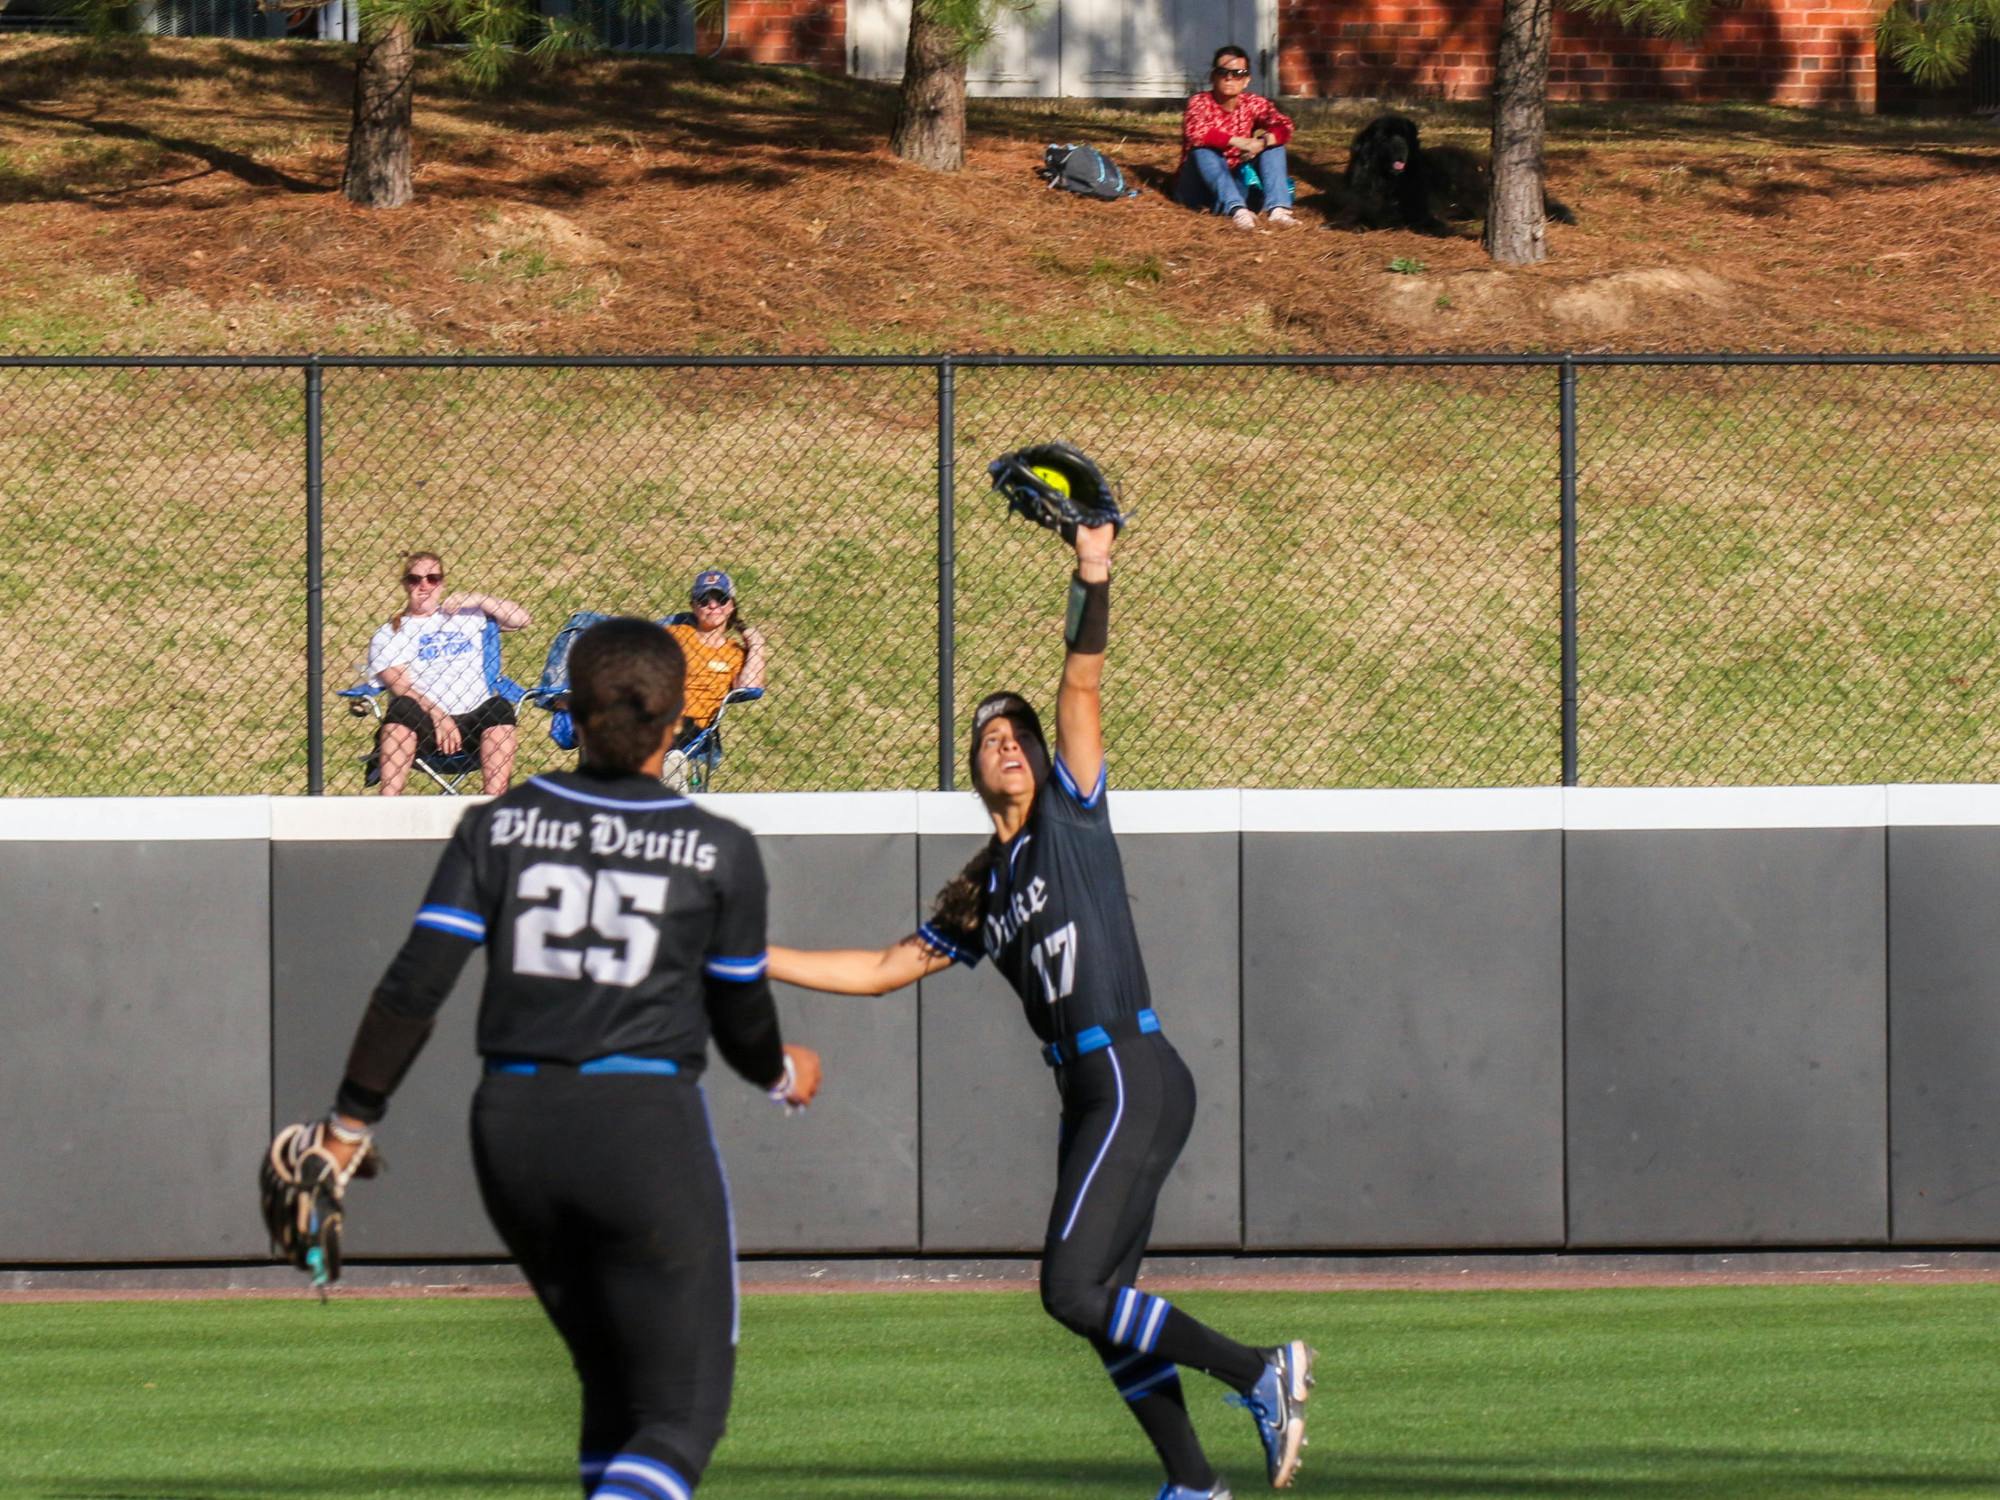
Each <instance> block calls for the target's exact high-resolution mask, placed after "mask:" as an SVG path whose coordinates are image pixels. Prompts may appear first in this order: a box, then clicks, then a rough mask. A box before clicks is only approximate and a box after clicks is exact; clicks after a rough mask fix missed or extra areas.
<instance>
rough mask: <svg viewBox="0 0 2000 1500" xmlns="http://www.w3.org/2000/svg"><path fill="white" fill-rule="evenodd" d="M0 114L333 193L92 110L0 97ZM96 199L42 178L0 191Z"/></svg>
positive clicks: (207, 145)
mask: <svg viewBox="0 0 2000 1500" xmlns="http://www.w3.org/2000/svg"><path fill="white" fill-rule="evenodd" d="M0 114H8V115H13V116H15V117H17V118H20V119H27V120H32V121H35V122H37V123H39V124H45V125H68V126H73V127H75V128H76V129H78V130H83V131H88V132H89V133H90V134H92V135H96V136H103V137H105V138H108V139H111V140H119V141H130V142H132V143H134V144H135V145H141V146H151V147H153V148H154V149H155V150H158V151H164V152H168V153H170V154H172V155H175V156H186V157H191V158H193V159H194V160H196V161H201V162H206V163H207V164H208V172H221V173H224V174H226V175H228V176H230V177H234V178H236V179H237V180H238V181H239V182H242V183H245V184H247V185H248V186H250V187H260V188H278V189H281V190H283V191H284V192H287V193H330V192H332V191H333V190H334V188H333V185H331V184H328V183H324V182H314V181H312V180H311V179H309V178H305V177H294V176H293V175H292V174H291V173H289V172H284V171H280V170H279V169H278V168H276V167H270V166H266V165H265V164H264V163H263V162H260V161H258V160H257V159H256V158H255V157H254V156H246V155H245V154H244V153H243V152H241V151H230V150H227V149H226V148H224V147H221V146H217V145H214V144H212V143H211V142H208V141H203V140H197V139H194V138H193V137H190V136H182V135H162V134H161V133H160V132H158V131H156V130H149V129H147V128H146V127H145V126H143V125H133V124H129V123H127V122H125V121H123V120H107V119H104V118H101V117H100V116H98V115H97V114H96V113H94V112H91V113H79V112H78V111H76V110H73V109H61V108H43V107H39V106H36V105H32V104H23V103H21V102H20V101H19V100H16V99H0ZM206 175H208V173H207V172H190V173H184V174H182V175H180V176H178V177H174V178H170V179H165V180H163V181H161V182H157V183H155V182H143V183H128V184H125V185H124V186H122V187H119V188H116V189H111V190H107V191H113V192H119V193H129V192H136V191H138V190H140V189H143V188H147V187H154V186H167V185H170V184H172V183H180V182H187V181H191V180H193V179H194V178H197V177H203V176H206ZM100 196H103V194H101V193H94V192H91V191H90V190H88V189H82V188H74V187H68V186H65V185H64V184H63V183H62V182H61V181H60V180H59V179H58V180H54V181H51V180H49V179H48V178H46V177H45V178H43V179H40V182H39V185H38V184H37V182H36V180H35V179H20V180H17V185H15V186H14V188H13V190H12V191H11V192H9V191H6V190H4V189H0V198H13V199H14V200H15V201H33V200H37V199H53V198H79V199H83V198H93V197H100Z"/></svg>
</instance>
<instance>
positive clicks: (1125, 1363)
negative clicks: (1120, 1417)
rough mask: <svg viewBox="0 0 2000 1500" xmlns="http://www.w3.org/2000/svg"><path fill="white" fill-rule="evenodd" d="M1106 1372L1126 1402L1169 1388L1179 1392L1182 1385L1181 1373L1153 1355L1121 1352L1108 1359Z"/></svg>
mask: <svg viewBox="0 0 2000 1500" xmlns="http://www.w3.org/2000/svg"><path fill="white" fill-rule="evenodd" d="M1104 1373H1105V1374H1107V1375H1109V1376H1110V1377H1111V1383H1112V1384H1113V1385H1115V1386H1117V1387H1118V1394H1119V1395H1121V1396H1123V1397H1124V1398H1125V1399H1126V1400H1127V1401H1137V1400H1139V1399H1140V1398H1141V1397H1144V1396H1149V1395H1151V1394H1152V1393H1153V1392H1155V1391H1158V1392H1160V1393H1161V1394H1163V1395H1164V1394H1166V1393H1167V1392H1169V1391H1171V1392H1173V1393H1175V1394H1179V1392H1180V1388H1181V1372H1180V1371H1179V1370H1177V1369H1175V1368H1174V1367H1173V1366H1172V1365H1170V1364H1168V1363H1167V1362H1166V1361H1165V1360H1164V1359H1160V1358H1158V1357H1157V1356H1155V1355H1151V1354H1139V1353H1136V1352H1134V1353H1130V1354H1128V1353H1124V1352H1122V1351H1120V1352H1118V1353H1116V1354H1115V1356H1114V1357H1112V1358H1109V1359H1106V1360H1105V1362H1104Z"/></svg>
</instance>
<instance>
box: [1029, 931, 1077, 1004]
mask: <svg viewBox="0 0 2000 1500" xmlns="http://www.w3.org/2000/svg"><path fill="white" fill-rule="evenodd" d="M1028 962H1029V963H1031V964H1033V965H1034V966H1035V974H1036V976H1037V977H1038V978H1039V979H1040V980H1041V981H1042V998H1043V999H1044V1000H1046V1001H1048V1002H1049V1004H1051V1005H1054V1004H1055V1003H1056V1001H1058V1000H1060V999H1062V998H1063V997H1064V996H1065V995H1067V994H1068V993H1069V992H1070V991H1071V990H1073V989H1075V988H1076V923H1074V922H1065V923H1063V925H1062V926H1061V927H1058V928H1057V929H1056V930H1055V931H1054V932H1052V933H1050V934H1049V935H1048V936H1047V937H1045V938H1043V939H1042V940H1041V941H1040V942H1039V943H1037V944H1035V946H1034V947H1032V948H1030V949H1029V950H1028Z"/></svg>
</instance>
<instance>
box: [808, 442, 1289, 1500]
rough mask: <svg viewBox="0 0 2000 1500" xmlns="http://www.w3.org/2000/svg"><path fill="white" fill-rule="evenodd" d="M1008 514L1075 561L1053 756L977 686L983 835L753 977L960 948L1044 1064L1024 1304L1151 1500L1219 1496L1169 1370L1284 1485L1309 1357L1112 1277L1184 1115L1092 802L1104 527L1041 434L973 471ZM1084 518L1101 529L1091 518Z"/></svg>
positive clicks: (1100, 752)
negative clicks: (1123, 1445)
mask: <svg viewBox="0 0 2000 1500" xmlns="http://www.w3.org/2000/svg"><path fill="white" fill-rule="evenodd" d="M993 472H994V476H995V485H996V487H997V488H999V489H1001V490H1002V492H1003V493H1006V494H1007V495H1008V497H1009V500H1010V503H1011V504H1012V505H1013V507H1014V508H1015V509H1017V510H1020V511H1022V512H1023V513H1024V514H1027V515H1029V516H1030V517H1031V518H1032V519H1035V520H1037V521H1039V522H1041V523H1042V524H1045V525H1049V526H1051V527H1052V528H1055V529H1059V530H1061V531H1062V532H1063V534H1064V535H1065V536H1066V537H1068V538H1070V539H1071V540H1072V541H1073V543H1074V547H1075V551H1076V571H1075V573H1074V575H1073V577H1072V580H1071V584H1070V598H1069V612H1068V618H1067V621H1066V624H1065V629H1064V639H1065V643H1066V645H1067V648H1068V649H1067V653H1066V655H1065V657H1064V661H1063V674H1062V687H1061V690H1060V692H1059V693H1058V694H1057V698H1056V748H1055V753H1054V754H1053V755H1051V754H1050V752H1049V748H1048V745H1047V742H1046V741H1045V739H1044V737H1043V733H1042V724H1041V720H1040V718H1039V717H1038V716H1037V714H1036V712H1035V710H1034V708H1033V707H1031V706H1030V705H1029V703H1028V702H1027V700H1025V699H1024V698H1021V697H1019V696H1018V695H1016V694H1013V693H995V694H993V695H992V696H990V697H988V698H987V699H985V700H984V701H983V702H982V703H980V705H979V707H978V709H977V710H976V712H975V713H974V715H973V723H972V744H971V777H972V783H973V786H974V787H975V788H976V789H977V791H978V793H979V795H980V798H981V799H982V800H983V801H984V803H985V804H986V809H987V812H988V813H989V814H990V815H991V817H992V820H993V838H992V840H991V841H990V842H989V843H988V844H987V845H986V847H985V848H984V849H983V850H982V851H981V852H980V853H979V855H978V856H977V857H976V858H974V860H973V861H972V863H971V864H970V865H968V866H967V867H966V868H965V870H964V871H963V872H961V874H960V875H958V876H957V877H956V878H955V879H954V880H953V881H952V882H951V883H950V884H948V885H947V886H946V887H945V889H944V890H943V892H941V893H940V895H939V897H938V900H937V904H936V908H935V910H934V913H933V915H932V916H931V918H930V920H929V921H927V922H924V923H923V924H922V925H921V926H919V927H918V929H917V931H916V932H915V933H914V934H912V935H910V936H909V937H906V938H904V939H902V940H901V941H900V942H897V943H894V944H892V945H891V946H889V947H887V948H883V949H880V950H874V949H844V950H839V949H837V950H810V951H808V950H800V949H789V948H781V947H773V948H772V949H771V950H770V973H771V977H772V978H774V979H778V980H782V981H784V982H786V983H789V984H797V985H803V986H805V987H807V988H809V989H817V990H825V991H829V992H833V993H837V994H855V995H879V994H885V993H887V992H888V991H890V990H894V989H898V988H900V987H901V986H903V985H907V984H911V983H914V982H915V981H917V980H919V979H922V978H923V977H924V976H925V975H928V974H935V973H937V972H939V971H940V970H942V969H945V968H947V967H948V966H950V965H951V964H952V963H965V964H977V963H978V961H979V960H980V958H981V957H988V958H991V959H992V960H993V964H994V967H995V968H997V969H998V970H999V971H1000V973H1001V974H1002V975H1003V976H1004V977H1005V978H1006V980H1007V981H1008V983H1009V984H1011V985H1012V986H1013V987H1014V990H1015V991H1016V993H1017V994H1018V995H1019V996H1020V1000H1021V1005H1022V1009H1023V1011H1024V1012H1025V1014H1026V1016H1027V1021H1028V1025H1029V1026H1030V1028H1032V1030H1033V1031H1034V1033H1035V1036H1036V1037H1037V1038H1038V1039H1039V1040H1040V1042H1041V1043H1042V1044H1043V1051H1044V1055H1045V1057H1046V1059H1047V1061H1048V1062H1049V1064H1050V1066H1051V1067H1052V1068H1053V1069H1054V1070H1055V1082H1056V1088H1057V1092H1058V1094H1059V1096H1060V1099H1061V1105H1062V1146H1061V1154H1060V1167H1059V1171H1058V1175H1057V1182H1056V1192H1055V1200H1054V1203H1053V1204H1052V1206H1051V1207H1050V1210H1049V1220H1048V1229H1047V1235H1046V1238H1045V1240H1044V1242H1043V1250H1042V1267H1041V1289H1042V1304H1043V1306H1044V1307H1045V1308H1047V1310H1048V1312H1049V1314H1050V1316H1052V1317H1054V1318H1055V1319H1056V1320H1057V1321H1059V1322H1060V1323H1062V1324H1063V1326H1065V1327H1066V1328H1069V1329H1070V1330H1072V1331H1073V1332H1075V1333H1077V1334H1079V1335H1081V1336H1082V1337H1084V1338H1086V1339H1088V1340H1089V1341H1090V1343H1091V1346H1092V1347H1093V1348H1094V1349H1095V1350H1096V1351H1097V1354H1098V1357H1099V1358H1100V1359H1101V1360H1102V1361H1103V1362H1104V1366H1105V1369H1106V1371H1107V1373H1108V1374H1109V1375H1110V1377H1111V1379H1112V1381H1113V1382H1114V1383H1115V1384H1116V1386H1117V1388H1118V1391H1119V1394H1120V1395H1122V1396H1123V1397H1124V1398H1125V1400H1126V1401H1127V1402H1128V1403H1129V1404H1130V1406H1131V1410H1132V1414H1133V1416H1134V1417H1136V1418H1137V1419H1138V1422H1139V1425H1140V1426H1141V1427H1142V1428H1143V1429H1144V1430H1145V1433H1146V1435H1147V1437H1148V1438H1150V1439H1151V1440H1152V1443H1153V1446H1154V1447H1155V1448H1156V1449H1157V1450H1158V1452H1159V1455H1160V1460H1161V1462H1162V1463H1163V1464H1164V1465H1165V1467H1166V1474H1167V1478H1166V1484H1165V1486H1164V1487H1163V1488H1162V1489H1161V1491H1160V1493H1159V1500H1226V1497H1227V1496H1228V1494H1229V1492H1228V1490H1227V1488H1226V1487H1225V1486H1224V1485H1223V1483H1222V1480H1221V1479H1220V1478H1219V1477H1218V1476H1217V1474H1216V1472H1215V1470H1214V1468H1213V1467H1212V1466H1211V1465H1210V1464H1209V1461H1208V1458H1207V1457H1206V1455H1205V1454H1204V1453H1203V1452H1202V1448H1201V1444H1200V1441H1199V1440H1198V1439H1197V1438H1196V1436H1195V1431H1194V1427H1193V1425H1192V1423H1190V1421H1189V1420H1188V1413H1187V1407H1186V1404H1185V1401H1184V1399H1183V1396H1182V1391H1181V1382H1180V1376H1179V1370H1178V1367H1179V1366H1182V1365H1185V1366H1188V1367H1189V1368H1192V1369H1196V1370H1200V1371H1202V1372H1204V1373H1206V1374H1208V1375H1211V1376H1214V1377H1215V1378H1216V1379H1218V1380H1221V1381H1223V1382H1224V1383H1225V1384H1227V1385H1229V1386H1231V1387H1232V1388H1233V1389H1234V1390H1235V1391H1236V1392H1237V1393H1238V1394H1237V1396H1236V1398H1235V1399H1236V1400H1237V1401H1238V1402H1239V1403H1240V1404H1242V1405H1244V1406H1246V1407H1248V1408H1249V1411H1250V1414H1251V1415H1252V1417H1253V1418H1254V1419H1255V1421H1256V1426H1257V1433H1258V1436H1259V1437H1260V1438H1261V1439H1262V1442H1263V1446H1264V1455H1265V1465H1266V1473H1267V1477H1268V1478H1269V1480H1270V1483H1271V1485H1272V1486H1273V1487H1274V1488H1284V1487H1285V1486H1287V1485H1289V1484H1290V1483H1291V1482H1292V1478H1293V1476H1294V1474H1296V1473H1297V1471H1298V1466H1299V1455H1300V1450H1301V1448H1303V1447H1304V1444H1305V1419H1304V1415H1303V1410H1302V1408H1303V1406H1304V1403H1305V1401H1306V1397H1307V1395H1308V1392H1309V1390H1310V1387H1311V1385H1312V1375H1311V1370H1312V1358H1313V1352H1312V1350H1311V1349H1310V1348H1308V1347H1307V1346H1306V1344H1305V1343H1304V1341H1302V1340H1298V1339H1293V1340H1290V1341H1288V1342H1285V1343H1281V1344H1279V1345H1277V1346H1276V1347H1272V1348H1251V1347H1248V1346H1245V1345H1243V1344H1239V1343H1237V1342H1236V1341H1235V1340H1233V1339H1230V1338H1226V1337H1224V1336H1223V1335H1222V1334H1220V1333H1218V1332H1216V1331H1215V1330H1214V1329H1212V1328H1209V1327H1206V1326H1205V1325H1203V1324H1201V1323H1199V1322H1197V1321H1196V1320H1195V1319H1194V1318H1192V1317H1189V1316H1188V1315H1187V1314H1186V1313H1184V1312H1182V1311H1181V1310H1180V1309H1178V1308H1176V1307H1174V1306H1173V1305H1172V1304H1171V1303H1169V1302H1167V1301H1165V1300H1164V1299H1162V1298H1159V1297H1155V1296H1153V1295H1151V1294H1149V1293H1147V1292H1143V1291H1140V1290H1139V1289H1138V1288H1137V1287H1136V1286H1135V1285H1134V1284H1133V1283H1134V1281H1135V1279H1136V1277H1137V1275H1138V1271H1139V1262H1140V1258H1141V1256H1142V1255H1143V1254H1144V1252H1145V1249H1146V1239H1147V1236H1148V1235H1149V1234H1150V1232H1151V1230H1152V1224H1153V1213H1154V1206H1155V1203H1156V1201H1157V1199H1158V1197H1159V1192H1160V1188H1161V1186H1162V1184H1163V1183H1164V1182H1165V1181H1166V1178H1167V1173H1168V1172H1169V1170H1171V1168H1172V1167H1173V1164H1174V1160H1175V1158H1176V1157H1178V1156H1179V1154H1180V1151H1181V1147H1182V1146H1183V1145H1184V1144H1185V1142H1186V1140H1187V1136H1188V1131H1189V1129H1190V1127H1191V1126H1192V1124H1193V1120H1194V1103H1195V1093H1194V1081H1193V1078H1192V1077H1191V1076H1190V1074H1189V1072H1188V1069H1187V1066H1186V1064H1185V1063H1183V1062H1182V1061H1181V1058H1180V1054H1179V1053H1177V1052H1176V1051H1175V1050H1174V1048H1173V1047H1172V1045H1171V1044H1170V1043H1169V1042H1168V1041H1167V1038H1166V1035H1165V1033H1164V1032H1163V1030H1162V1029H1161V1023H1160V1019H1159V1017H1158V1016H1157V1015H1156V1014H1155V1013H1154V1011H1153V1009H1152V1006H1151V999H1150V995H1149V992H1148V989H1147V983H1146V967H1145V964H1144V962H1143V961H1142V960H1141V958H1140V955H1139V944H1138V937H1137V934H1136V932H1135V931H1134V929H1133V926H1132V917H1131V913H1130V911H1129V909H1128V903H1127V898H1126V893H1125V874H1124V867H1123V864H1122V862H1121V860H1120V858H1119V853H1118V845H1117V843H1116V841H1115V840H1114V839H1113V837H1112V831H1111V823H1110V818H1109V814H1108V812H1107V809H1106V806H1105V784H1106V773H1105V764H1104V744H1103V732H1102V725H1101V718H1100V712H1099V704H1100V697H1099V692H1100V683H1101V680H1102V677H1103V673H1104V652H1105V644H1106V638H1107V632H1108V624H1109V618H1110V590H1111V582H1110V580H1111V550H1112V545H1113V541H1114V539H1115V538H1116V535H1117V531H1118V527H1119V525H1120V524H1122V517H1120V516H1119V515H1118V512H1117V508H1116V501H1115V498H1114V497H1113V496H1112V495H1111V492H1110V487H1109V485H1108V484H1106V483H1105V482H1104V480H1103V477H1102V475H1100V474H1099V473H1098V472H1097V469H1096V466H1095V465H1094V464H1092V463H1091V462H1090V461H1089V460H1088V459H1087V458H1085V457H1084V456H1083V455H1082V454H1080V453H1077V452H1076V451H1075V450H1074V449H1070V448H1067V447H1064V446H1062V445H1050V446H1048V447H1044V448H1036V449H1024V450H1022V451H1021V452H1020V453H1017V454H1010V455H1008V456H1007V458H1005V459H1002V460H1000V461H999V462H998V463H996V464H995V465H994V466H993ZM1097 520H1102V521H1104V523H1105V524H1101V525H1092V524H1090V523H1091V522H1092V521H1097Z"/></svg>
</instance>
